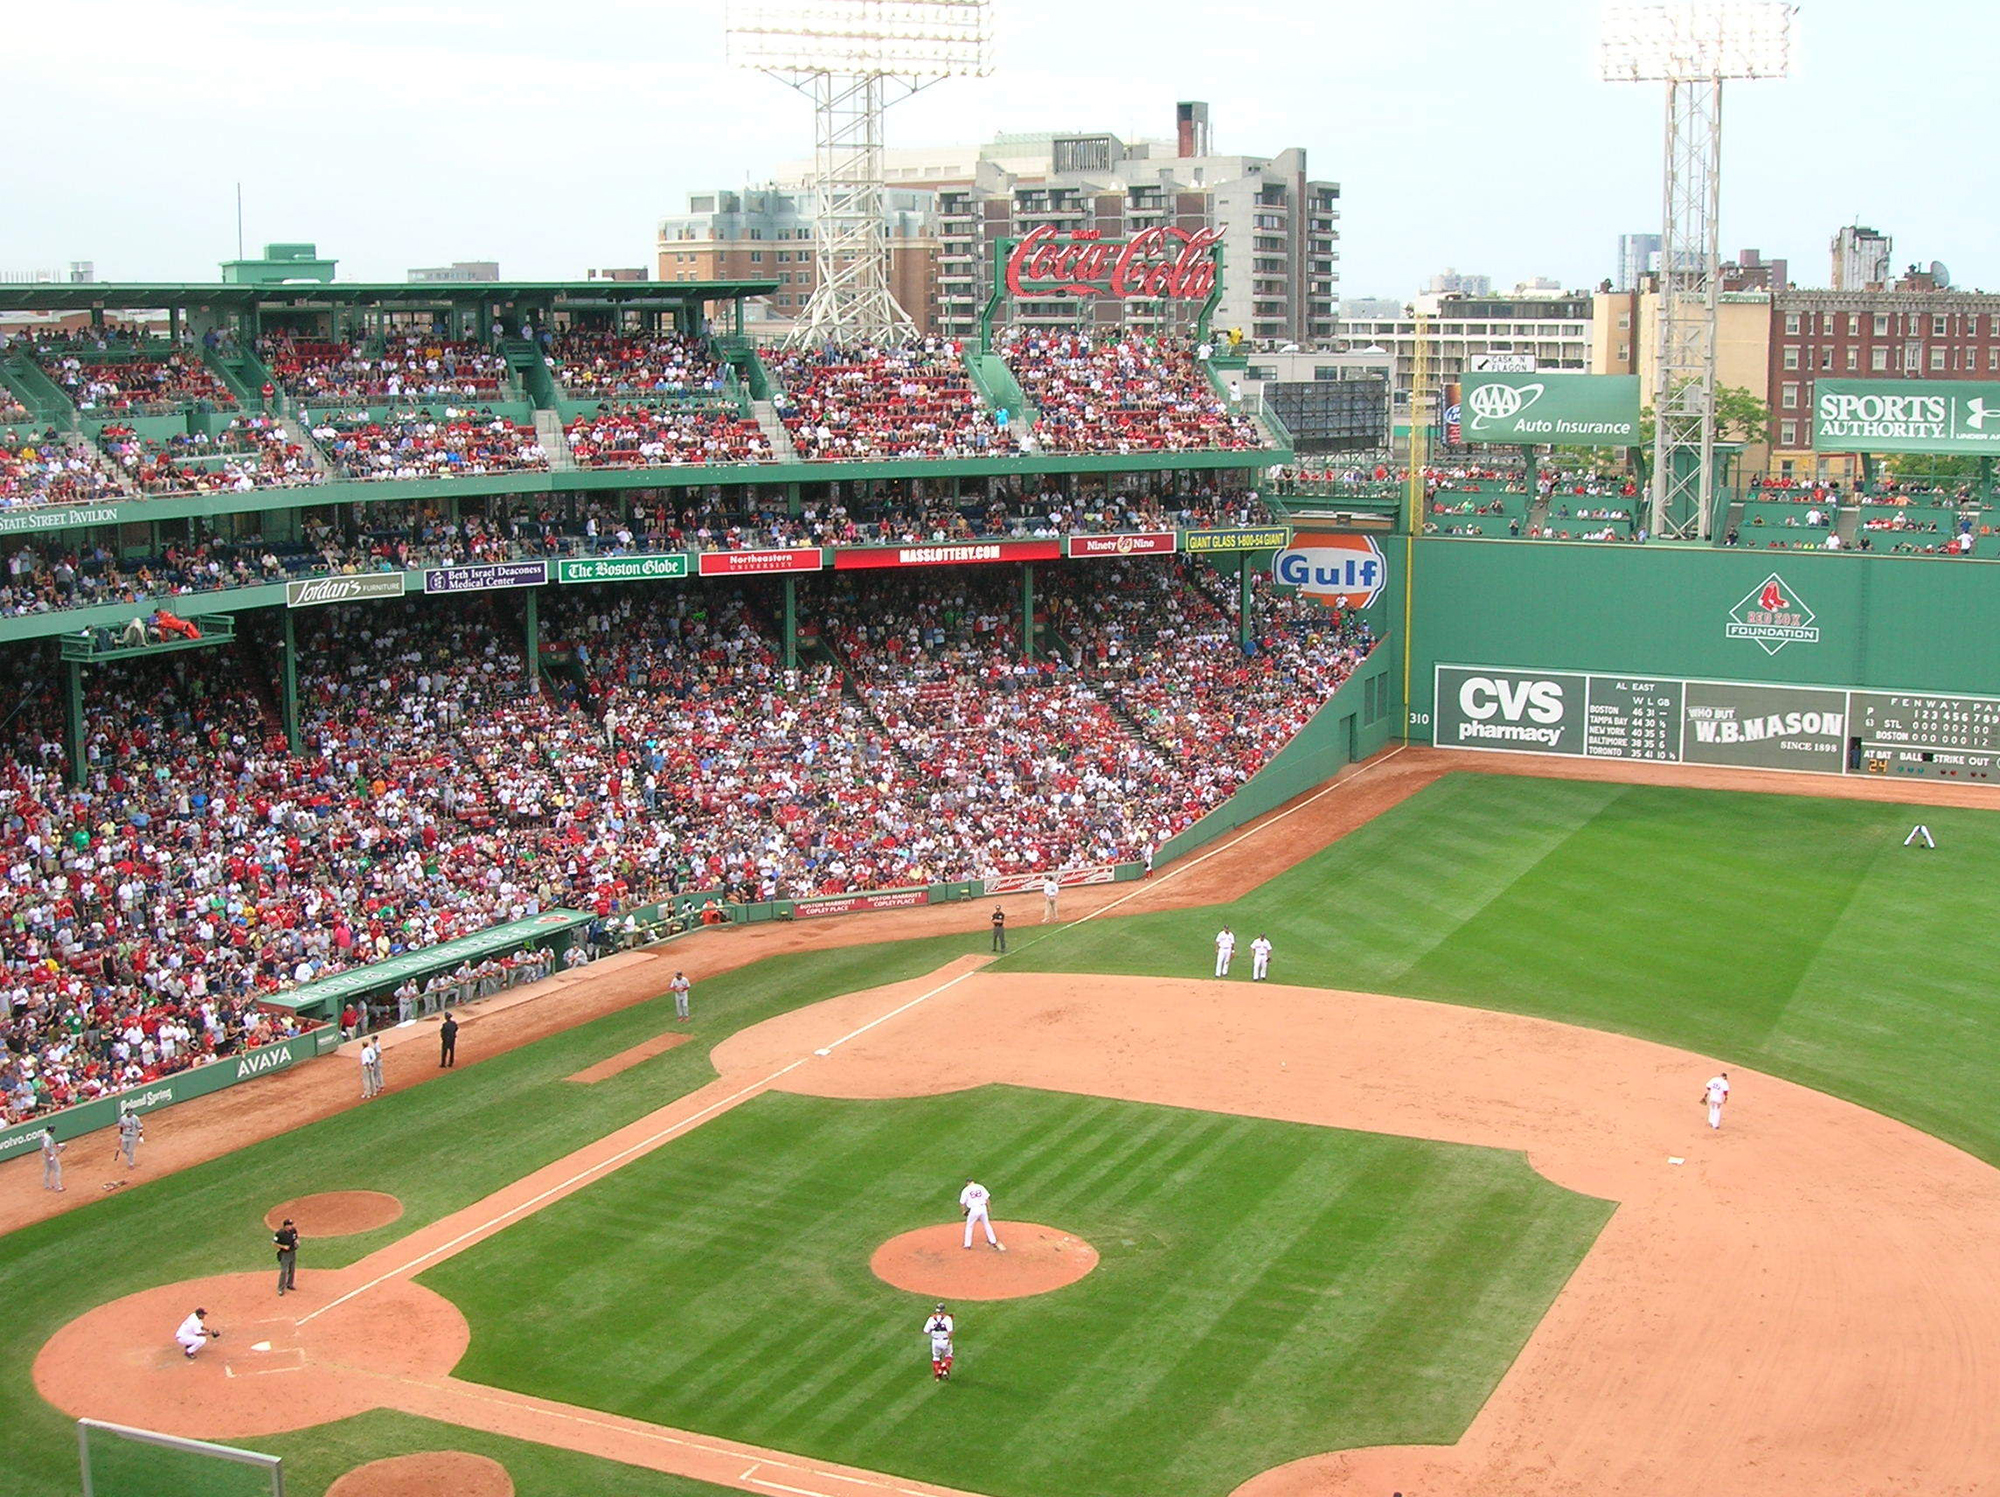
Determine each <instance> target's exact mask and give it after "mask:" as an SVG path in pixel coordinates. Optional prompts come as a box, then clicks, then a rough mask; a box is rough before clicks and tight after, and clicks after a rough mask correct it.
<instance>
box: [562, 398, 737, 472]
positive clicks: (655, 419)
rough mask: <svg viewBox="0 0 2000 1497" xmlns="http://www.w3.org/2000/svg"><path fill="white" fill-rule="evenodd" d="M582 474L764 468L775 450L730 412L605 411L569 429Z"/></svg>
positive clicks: (696, 408) (695, 408) (634, 406)
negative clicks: (698, 466)
mask: <svg viewBox="0 0 2000 1497" xmlns="http://www.w3.org/2000/svg"><path fill="white" fill-rule="evenodd" d="M568 435H569V449H570V453H571V455H572V456H574V457H575V459H576V465H577V466H578V467H579V468H677V467H682V466H684V465H686V464H689V463H764V462H769V461H770V460H771V444H770V442H769V440H768V439H766V437H765V436H764V433H763V431H762V430H761V429H760V428H759V427H758V425H757V423H756V422H755V421H752V420H750V419H749V418H747V417H745V416H742V415H740V414H739V413H738V412H737V411H736V410H735V409H734V408H733V407H730V406H703V405H693V404H683V403H679V402H670V403H667V404H640V403H637V402H633V403H628V404H620V405H601V406H599V407H598V408H597V410H596V411H595V412H593V413H592V414H590V415H588V416H578V417H577V418H576V419H575V420H574V421H572V422H570V424H569V432H568Z"/></svg>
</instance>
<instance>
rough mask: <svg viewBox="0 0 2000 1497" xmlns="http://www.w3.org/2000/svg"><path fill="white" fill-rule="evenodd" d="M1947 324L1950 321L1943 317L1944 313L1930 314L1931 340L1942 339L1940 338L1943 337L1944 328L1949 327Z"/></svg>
mask: <svg viewBox="0 0 2000 1497" xmlns="http://www.w3.org/2000/svg"><path fill="white" fill-rule="evenodd" d="M1949 324H1950V319H1949V318H1947V317H1946V316H1945V315H1944V313H1942V312H1934V313H1932V314H1931V336H1932V337H1933V338H1942V337H1943V336H1944V334H1945V329H1946V327H1947V326H1949Z"/></svg>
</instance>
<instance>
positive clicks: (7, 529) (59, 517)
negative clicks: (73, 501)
mask: <svg viewBox="0 0 2000 1497" xmlns="http://www.w3.org/2000/svg"><path fill="white" fill-rule="evenodd" d="M120 513H121V511H120V510H119V508H118V506H117V505H115V504H99V505H92V506H91V507H89V508H87V509H86V508H83V507H81V506H63V505H54V504H52V505H47V506H42V507H38V508H34V509H17V510H14V511H13V512H12V513H10V514H4V515H0V535H10V534H12V533H13V532H15V531H17V530H55V529H58V528H61V527H66V526H70V525H115V524H117V523H118V517H119V515H120Z"/></svg>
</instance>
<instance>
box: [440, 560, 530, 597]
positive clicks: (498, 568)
mask: <svg viewBox="0 0 2000 1497" xmlns="http://www.w3.org/2000/svg"><path fill="white" fill-rule="evenodd" d="M548 580H549V564H548V563H547V562H545V561H495V562H481V563H479V564H478V565H475V566H469V567H427V568H425V570H424V591H425V592H427V593H478V592H486V591H488V590H490V589H492V588H498V587H540V586H541V585H542V584H543V583H544V582H547V581H548Z"/></svg>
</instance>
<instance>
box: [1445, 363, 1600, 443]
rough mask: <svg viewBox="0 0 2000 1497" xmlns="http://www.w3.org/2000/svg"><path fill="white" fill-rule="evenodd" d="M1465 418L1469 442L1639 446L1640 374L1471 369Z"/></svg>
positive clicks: (1463, 409) (1463, 398)
mask: <svg viewBox="0 0 2000 1497" xmlns="http://www.w3.org/2000/svg"><path fill="white" fill-rule="evenodd" d="M1460 408H1461V421H1462V424H1463V427H1464V435H1465V440H1466V441H1467V442H1468V443H1480V442H1497V443H1510V444H1512V445H1515V446H1540V445H1542V444H1544V443H1547V444H1549V445H1551V446H1556V447H1635V446H1637V445H1638V443H1639V376H1638V375H1636V374H1549V373H1546V372H1545V373H1541V374H1505V373H1500V372H1498V371H1494V370H1474V371H1469V372H1468V373H1467V374H1466V375H1465V376H1464V379H1463V381H1462V389H1461V399H1460Z"/></svg>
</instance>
